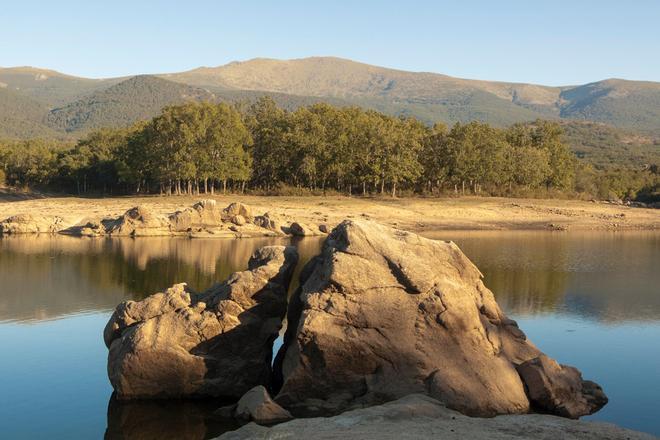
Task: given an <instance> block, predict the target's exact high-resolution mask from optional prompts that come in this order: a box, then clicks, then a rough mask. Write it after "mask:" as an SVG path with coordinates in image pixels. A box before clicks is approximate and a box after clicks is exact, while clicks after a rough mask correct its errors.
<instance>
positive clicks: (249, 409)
mask: <svg viewBox="0 0 660 440" xmlns="http://www.w3.org/2000/svg"><path fill="white" fill-rule="evenodd" d="M216 414H218V415H219V416H222V417H224V418H237V419H241V420H246V421H252V422H255V423H258V424H260V425H272V424H274V423H281V422H285V421H287V420H291V419H292V417H291V414H290V413H289V411H287V410H285V409H284V408H282V407H281V406H279V405H278V404H277V403H275V402H273V399H271V398H270V395H269V394H268V391H266V388H264V387H263V386H261V385H259V386H256V387H254V388H252V389H251V390H250V391H248V392H247V393H245V394H244V395H243V397H241V398H240V399H239V400H238V402H237V403H236V404H235V405H230V406H225V407H222V408H220V409H219V410H218V411H217V412H216Z"/></svg>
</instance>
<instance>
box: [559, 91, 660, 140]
mask: <svg viewBox="0 0 660 440" xmlns="http://www.w3.org/2000/svg"><path fill="white" fill-rule="evenodd" d="M561 98H562V100H563V101H565V102H566V104H564V105H562V107H561V117H563V118H570V119H585V120H591V121H598V122H604V123H607V124H612V125H616V126H619V127H626V128H633V129H660V83H654V82H642V81H625V80H620V79H610V80H605V81H599V82H595V83H591V84H586V85H583V86H578V87H573V88H570V89H567V90H564V91H563V92H562V93H561Z"/></svg>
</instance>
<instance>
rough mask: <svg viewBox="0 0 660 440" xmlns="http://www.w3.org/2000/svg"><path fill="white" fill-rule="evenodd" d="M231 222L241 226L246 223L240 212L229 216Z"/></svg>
mask: <svg viewBox="0 0 660 440" xmlns="http://www.w3.org/2000/svg"><path fill="white" fill-rule="evenodd" d="M231 222H232V223H233V224H235V225H237V226H243V225H244V224H245V223H246V221H245V217H243V216H242V215H240V214H236V215H235V216H233V217H232V218H231Z"/></svg>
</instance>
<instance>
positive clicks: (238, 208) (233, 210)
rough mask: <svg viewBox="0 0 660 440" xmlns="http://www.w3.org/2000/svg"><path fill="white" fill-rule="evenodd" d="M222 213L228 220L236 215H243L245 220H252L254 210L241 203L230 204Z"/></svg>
mask: <svg viewBox="0 0 660 440" xmlns="http://www.w3.org/2000/svg"><path fill="white" fill-rule="evenodd" d="M222 212H223V214H224V215H225V217H227V218H232V217H234V216H235V215H242V216H243V217H245V219H248V220H250V219H252V209H251V208H250V207H249V206H248V205H244V204H243V203H241V202H233V203H230V204H229V206H227V207H226V208H225V209H223V211H222Z"/></svg>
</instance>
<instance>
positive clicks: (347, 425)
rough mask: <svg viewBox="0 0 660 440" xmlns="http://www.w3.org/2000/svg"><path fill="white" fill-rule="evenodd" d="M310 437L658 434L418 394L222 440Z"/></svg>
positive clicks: (582, 438)
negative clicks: (456, 407) (489, 412)
mask: <svg viewBox="0 0 660 440" xmlns="http://www.w3.org/2000/svg"><path fill="white" fill-rule="evenodd" d="M308 438H309V439H318V440H346V439H351V440H371V439H379V440H399V439H498V440H504V439H509V440H514V439H521V440H522V439H525V440H527V439H530V438H534V439H540V440H557V439H562V440H652V439H654V438H655V437H653V436H651V435H648V434H644V433H641V432H636V431H631V430H627V429H623V428H619V427H617V426H615V425H612V424H609V423H603V422H586V421H576V420H567V419H562V418H559V417H554V416H549V415H541V414H528V415H508V416H498V417H493V418H489V419H479V418H473V417H466V416H464V415H462V414H460V413H458V412H456V411H452V410H451V409H448V408H446V407H445V406H444V405H442V404H441V403H440V402H438V401H437V400H435V399H432V398H430V397H428V396H424V395H419V394H417V395H410V396H406V397H404V398H401V399H399V400H396V401H394V402H389V403H386V404H384V405H380V406H374V407H371V408H363V409H356V410H353V411H349V412H346V413H343V414H341V415H338V416H335V417H331V418H325V417H319V418H311V419H296V420H292V421H290V422H286V423H281V424H279V425H276V426H273V427H271V428H267V427H264V426H259V425H257V424H254V423H250V424H247V425H245V426H243V427H241V428H240V429H238V430H236V431H231V432H227V433H225V434H223V435H221V436H220V437H218V439H222V440H243V439H252V440H259V439H261V440H266V439H273V440H274V439H308Z"/></svg>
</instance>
